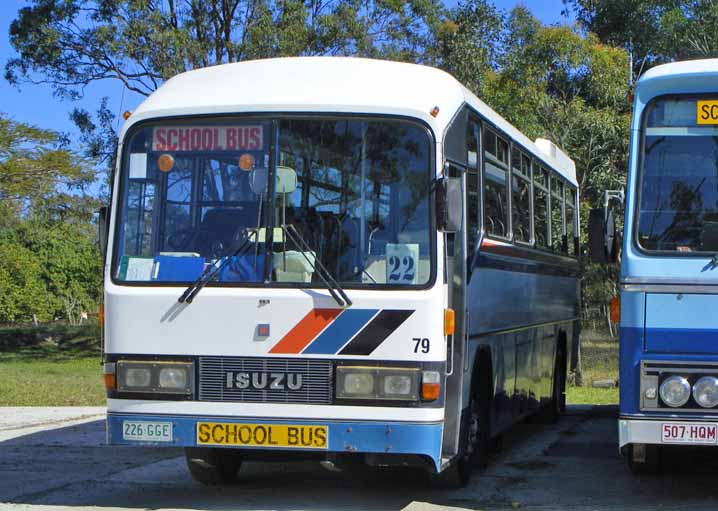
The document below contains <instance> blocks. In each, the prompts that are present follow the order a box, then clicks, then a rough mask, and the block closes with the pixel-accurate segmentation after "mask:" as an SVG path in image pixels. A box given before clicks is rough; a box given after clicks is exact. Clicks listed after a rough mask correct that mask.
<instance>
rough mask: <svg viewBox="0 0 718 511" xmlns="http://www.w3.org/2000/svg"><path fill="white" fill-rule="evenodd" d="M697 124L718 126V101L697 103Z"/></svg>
mask: <svg viewBox="0 0 718 511" xmlns="http://www.w3.org/2000/svg"><path fill="white" fill-rule="evenodd" d="M696 123H697V124H718V101H716V100H711V101H698V102H696Z"/></svg>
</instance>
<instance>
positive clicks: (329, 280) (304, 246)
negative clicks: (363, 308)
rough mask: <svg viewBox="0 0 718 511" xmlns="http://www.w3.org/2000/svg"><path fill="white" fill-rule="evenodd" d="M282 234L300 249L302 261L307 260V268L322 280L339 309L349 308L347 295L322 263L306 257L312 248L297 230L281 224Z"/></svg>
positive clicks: (290, 225)
mask: <svg viewBox="0 0 718 511" xmlns="http://www.w3.org/2000/svg"><path fill="white" fill-rule="evenodd" d="M282 232H283V233H284V235H285V236H287V237H288V238H289V240H290V241H291V242H292V243H294V244H295V245H297V247H298V248H299V249H300V253H301V254H302V256H304V259H306V260H307V262H308V263H309V266H311V267H312V269H313V270H314V271H315V272H316V274H317V275H318V276H319V278H320V279H321V280H322V282H323V283H324V285H325V286H326V288H327V291H329V294H330V295H332V298H334V300H335V301H336V302H337V303H338V304H339V306H340V307H345V306H346V307H349V306H351V305H352V301H351V300H350V299H349V297H348V296H347V294H346V293H345V292H344V290H343V289H342V287H341V286H340V285H339V283H338V282H337V281H336V280H334V277H332V275H331V273H329V271H328V270H327V269H326V268H325V267H324V265H323V264H322V262H321V261H320V260H319V259H317V258H315V259H314V261H312V260H311V259H310V258H309V257H308V256H307V252H312V248H311V247H310V246H309V244H308V243H307V242H306V241H305V240H304V238H302V235H301V234H299V231H297V228H296V227H294V225H292V224H289V225H286V224H283V225H282Z"/></svg>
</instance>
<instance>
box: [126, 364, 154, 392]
mask: <svg viewBox="0 0 718 511" xmlns="http://www.w3.org/2000/svg"><path fill="white" fill-rule="evenodd" d="M151 382H152V371H151V370H150V368H149V367H128V368H127V369H126V370H125V374H124V383H125V385H126V386H127V387H137V388H145V387H149V386H150V383H151Z"/></svg>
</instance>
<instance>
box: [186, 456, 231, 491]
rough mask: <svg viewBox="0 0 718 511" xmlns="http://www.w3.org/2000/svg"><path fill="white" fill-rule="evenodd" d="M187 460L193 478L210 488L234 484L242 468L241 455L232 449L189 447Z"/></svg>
mask: <svg viewBox="0 0 718 511" xmlns="http://www.w3.org/2000/svg"><path fill="white" fill-rule="evenodd" d="M185 458H186V460H187V468H189V471H190V474H192V478H193V479H194V480H195V481H197V482H200V483H202V484H206V485H209V486H217V485H221V484H229V483H232V482H234V481H235V480H236V479H237V473H238V472H239V469H240V467H241V466H242V456H241V454H240V453H239V452H237V451H234V450H231V449H212V448H208V447H187V448H186V449H185Z"/></svg>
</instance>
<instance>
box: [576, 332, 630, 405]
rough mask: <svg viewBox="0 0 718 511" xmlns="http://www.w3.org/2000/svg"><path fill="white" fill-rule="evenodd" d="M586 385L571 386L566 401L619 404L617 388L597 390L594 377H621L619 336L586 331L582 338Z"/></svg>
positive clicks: (596, 378) (597, 378) (603, 378)
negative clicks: (619, 368)
mask: <svg viewBox="0 0 718 511" xmlns="http://www.w3.org/2000/svg"><path fill="white" fill-rule="evenodd" d="M581 357H582V361H581V362H582V367H583V386H581V387H576V386H574V385H569V386H568V387H567V389H566V401H567V402H568V403H569V404H597V405H608V404H617V403H618V389H617V388H613V389H597V388H594V387H592V383H593V382H594V381H595V380H617V379H618V339H612V338H611V337H609V336H608V335H601V334H597V333H594V332H584V333H583V336H582V338H581Z"/></svg>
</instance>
